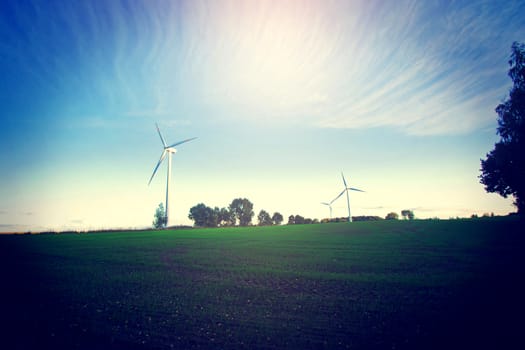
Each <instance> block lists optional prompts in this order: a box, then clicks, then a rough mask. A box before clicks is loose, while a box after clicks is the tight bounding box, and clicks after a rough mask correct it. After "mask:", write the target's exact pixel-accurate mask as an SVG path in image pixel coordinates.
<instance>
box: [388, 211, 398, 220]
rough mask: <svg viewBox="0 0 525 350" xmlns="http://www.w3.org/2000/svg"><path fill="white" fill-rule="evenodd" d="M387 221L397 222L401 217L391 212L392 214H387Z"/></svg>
mask: <svg viewBox="0 0 525 350" xmlns="http://www.w3.org/2000/svg"><path fill="white" fill-rule="evenodd" d="M385 219H386V220H397V219H399V215H398V214H397V213H394V212H390V213H388V214H386V216H385Z"/></svg>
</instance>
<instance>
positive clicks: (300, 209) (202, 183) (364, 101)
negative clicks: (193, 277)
mask: <svg viewBox="0 0 525 350" xmlns="http://www.w3.org/2000/svg"><path fill="white" fill-rule="evenodd" d="M0 9H1V11H0V38H1V39H0V52H1V55H0V60H1V65H0V69H1V76H2V79H0V99H1V104H2V109H1V111H2V112H1V113H2V118H1V128H0V147H1V149H2V151H1V153H0V183H1V184H2V185H1V187H0V231H12V230H15V231H21V230H35V231H36V230H46V229H71V228H72V229H95V228H114V227H144V226H148V225H150V224H151V221H152V219H153V213H154V211H155V208H156V206H157V205H158V203H160V202H162V201H164V191H165V174H166V167H165V166H163V167H161V168H160V169H159V172H158V174H157V175H156V178H155V179H154V180H153V182H152V183H151V185H150V186H148V184H147V182H148V180H149V177H150V176H151V173H152V171H153V168H154V166H155V164H156V162H157V160H158V157H159V156H160V153H161V151H162V147H161V142H160V140H159V138H158V135H157V133H156V130H155V122H158V123H159V126H160V127H161V130H162V131H163V133H164V137H165V138H166V139H167V142H168V143H173V142H175V141H178V140H182V139H185V138H189V137H194V136H196V137H198V139H197V140H195V141H192V142H190V143H187V144H184V145H181V146H180V148H179V153H177V154H176V155H175V156H174V158H173V175H172V193H171V200H170V202H171V203H170V206H171V210H170V216H171V219H170V221H171V224H188V223H190V221H189V220H188V218H187V215H188V212H189V208H190V207H191V206H193V205H195V204H197V203H200V202H203V203H205V204H207V205H209V206H220V207H222V206H227V205H228V204H229V203H230V202H231V200H232V199H234V198H236V197H247V198H248V199H250V200H251V201H252V202H253V203H254V205H255V211H256V214H257V212H258V211H259V210H260V209H265V210H267V211H269V212H274V211H279V212H281V213H282V214H283V215H284V216H285V217H287V216H288V215H290V214H301V215H303V216H306V217H312V218H323V217H327V216H328V209H327V208H326V207H324V206H322V205H321V204H320V202H324V201H329V200H331V199H333V198H334V197H335V196H336V195H337V194H338V193H339V192H340V191H341V190H342V186H343V185H342V181H341V177H340V173H341V171H344V173H345V176H346V177H347V179H348V181H349V182H350V184H351V185H352V186H354V187H358V188H361V189H363V190H366V191H367V192H366V193H352V196H351V203H352V214H353V215H379V216H385V215H386V214H387V213H388V212H390V211H396V212H400V211H401V210H402V209H413V210H414V211H415V214H416V216H417V217H421V218H425V217H441V218H449V217H455V216H470V215H471V214H472V213H477V214H483V213H484V212H494V213H496V214H506V213H508V212H511V211H514V208H513V206H512V199H510V198H509V199H503V198H501V197H499V196H498V195H496V194H486V193H485V192H484V190H483V186H482V185H481V184H479V182H478V179H477V176H478V175H479V168H480V161H479V160H480V158H483V157H484V156H485V154H486V153H487V152H489V151H490V150H491V149H492V147H493V144H494V142H495V141H497V139H498V138H497V135H496V134H495V129H496V125H497V123H496V120H497V115H496V113H495V112H494V108H495V107H496V106H497V104H498V103H499V102H501V100H502V99H504V98H505V97H506V95H507V93H508V90H509V88H510V86H511V81H510V79H509V78H508V76H507V70H508V64H507V61H508V58H509V55H510V46H511V44H512V42H513V41H524V40H525V22H524V21H523V17H524V15H525V3H523V1H505V2H500V1H458V2H453V1H451V2H447V1H443V2H431V1H333V2H332V1H275V2H272V1H187V2H185V1H144V2H141V1H124V2H120V1H90V2H87V1H85V2H84V1H83V2H71V1H45V2H44V1H35V2H31V1H2V3H1V5H0ZM345 214H346V210H345V202H344V200H340V201H338V202H336V203H335V204H334V216H344V215H345Z"/></svg>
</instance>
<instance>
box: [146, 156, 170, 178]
mask: <svg viewBox="0 0 525 350" xmlns="http://www.w3.org/2000/svg"><path fill="white" fill-rule="evenodd" d="M167 153H168V152H167V151H166V150H164V151H162V155H161V156H160V159H159V162H158V163H157V166H156V167H155V169H154V170H153V174H151V177H150V179H149V182H148V186H149V184H150V183H151V180H153V177H154V176H155V173H156V172H157V169H158V168H159V166H160V163H162V161H163V160H164V158H166V154H167Z"/></svg>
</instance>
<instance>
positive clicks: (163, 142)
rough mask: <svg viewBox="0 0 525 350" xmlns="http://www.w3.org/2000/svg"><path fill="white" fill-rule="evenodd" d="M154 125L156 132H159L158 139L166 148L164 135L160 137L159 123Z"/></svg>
mask: <svg viewBox="0 0 525 350" xmlns="http://www.w3.org/2000/svg"><path fill="white" fill-rule="evenodd" d="M155 126H156V127H157V132H158V133H159V136H160V140H161V141H162V144H163V145H164V148H166V141H164V137H162V134H161V133H160V129H159V125H158V124H157V123H155Z"/></svg>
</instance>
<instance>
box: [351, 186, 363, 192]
mask: <svg viewBox="0 0 525 350" xmlns="http://www.w3.org/2000/svg"><path fill="white" fill-rule="evenodd" d="M348 189H349V190H352V191H357V192H365V191H363V190H360V189H359V188H353V187H348Z"/></svg>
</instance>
